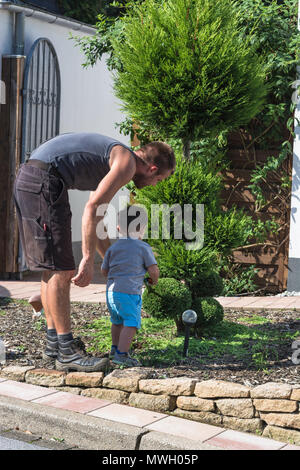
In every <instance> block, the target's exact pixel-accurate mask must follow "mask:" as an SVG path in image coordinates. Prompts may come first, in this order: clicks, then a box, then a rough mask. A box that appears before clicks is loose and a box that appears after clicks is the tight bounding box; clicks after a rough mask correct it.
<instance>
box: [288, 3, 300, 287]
mask: <svg viewBox="0 0 300 470" xmlns="http://www.w3.org/2000/svg"><path fill="white" fill-rule="evenodd" d="M298 29H299V31H300V0H299V11H298ZM297 75H298V77H297V78H298V79H297V80H296V82H295V84H294V86H295V88H297V87H300V66H299V67H298V68H297ZM293 99H294V100H295V102H296V103H297V109H296V111H295V139H294V149H293V150H294V152H293V182H292V196H291V219H290V247H289V271H288V283H287V290H288V291H290V292H292V291H296V292H300V236H299V231H300V229H299V227H300V125H299V122H300V93H298V94H297V92H296V90H295V93H294V95H293Z"/></svg>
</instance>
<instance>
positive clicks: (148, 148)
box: [140, 141, 176, 174]
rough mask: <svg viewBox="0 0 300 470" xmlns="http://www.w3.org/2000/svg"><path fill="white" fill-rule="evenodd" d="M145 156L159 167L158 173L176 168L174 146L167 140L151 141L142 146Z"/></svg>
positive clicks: (141, 149)
mask: <svg viewBox="0 0 300 470" xmlns="http://www.w3.org/2000/svg"><path fill="white" fill-rule="evenodd" d="M140 151H141V152H142V153H143V158H144V160H145V161H146V162H147V163H152V164H153V165H156V166H157V168H158V173H159V174H161V173H164V172H165V171H168V170H173V172H174V170H175V167H176V159H175V155H174V151H173V149H172V147H171V146H170V145H168V144H166V143H165V142H158V141H154V142H150V143H149V144H146V145H144V146H143V147H141V148H140Z"/></svg>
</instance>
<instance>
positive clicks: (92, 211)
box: [72, 147, 136, 287]
mask: <svg viewBox="0 0 300 470" xmlns="http://www.w3.org/2000/svg"><path fill="white" fill-rule="evenodd" d="M118 150H119V151H118V152H117V153H115V155H114V159H113V163H112V165H111V169H110V171H109V172H108V173H107V175H106V176H105V177H104V178H103V180H102V181H100V183H99V185H98V187H97V189H96V191H94V193H93V194H92V195H91V197H90V199H89V201H88V202H87V204H86V206H85V208H84V212H83V216H82V256H83V257H82V260H81V263H80V265H79V269H78V273H77V275H76V276H75V277H74V278H73V279H72V281H73V282H74V283H75V284H76V285H78V286H80V287H85V286H87V285H88V284H89V283H90V282H91V279H92V277H93V265H94V256H95V251H96V246H97V235H96V227H97V224H98V223H99V217H98V216H97V209H98V207H99V206H100V205H106V207H107V205H108V204H109V202H110V201H111V200H112V198H113V197H114V195H115V194H116V193H117V192H118V190H119V189H121V188H122V187H123V186H124V185H125V184H127V183H128V182H129V181H130V180H131V179H132V177H133V175H134V173H135V170H136V165H135V160H134V158H133V157H132V154H131V153H130V152H129V150H126V149H125V148H124V147H118ZM101 212H103V215H102V216H101V217H103V216H104V210H103V211H101ZM101 217H100V219H101ZM98 246H99V245H98Z"/></svg>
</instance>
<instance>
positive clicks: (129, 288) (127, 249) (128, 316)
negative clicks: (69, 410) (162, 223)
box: [101, 206, 159, 367]
mask: <svg viewBox="0 0 300 470" xmlns="http://www.w3.org/2000/svg"><path fill="white" fill-rule="evenodd" d="M133 213H135V215H130V214H133ZM137 222H138V223H137ZM134 224H136V228H135V230H134V229H133V228H132V226H133V225H134ZM146 225H147V215H146V212H145V211H144V209H142V208H141V207H139V206H128V207H127V208H126V209H124V210H123V211H121V212H120V213H119V225H118V226H117V228H118V231H119V233H120V235H121V237H120V238H119V240H118V241H117V242H115V243H114V244H113V245H111V246H110V247H109V248H108V250H107V251H106V253H105V256H104V259H103V263H102V267H101V271H102V273H103V274H104V276H106V277H107V288H106V301H107V307H108V309H109V312H110V318H111V322H112V325H111V336H112V347H111V353H110V354H111V357H112V362H113V363H115V364H120V365H125V366H127V367H135V366H140V365H141V364H140V363H139V362H138V361H137V360H136V359H134V358H132V357H131V356H130V354H129V349H130V345H131V343H132V340H133V338H134V336H135V334H136V331H137V329H139V328H140V326H141V307H142V300H141V294H142V287H143V281H144V276H145V273H146V272H147V271H148V273H149V276H150V279H149V282H150V284H156V283H157V281H158V278H159V269H158V267H157V262H156V260H155V257H154V254H153V252H152V249H151V247H150V245H148V243H145V242H144V241H142V240H141V238H142V237H143V233H144V230H145V228H146Z"/></svg>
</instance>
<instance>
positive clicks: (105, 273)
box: [101, 250, 110, 277]
mask: <svg viewBox="0 0 300 470" xmlns="http://www.w3.org/2000/svg"><path fill="white" fill-rule="evenodd" d="M109 255H110V253H109V250H107V251H106V253H105V255H104V258H103V262H102V265H101V273H102V274H103V276H105V277H107V276H108V271H109V257H110V256H109Z"/></svg>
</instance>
